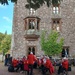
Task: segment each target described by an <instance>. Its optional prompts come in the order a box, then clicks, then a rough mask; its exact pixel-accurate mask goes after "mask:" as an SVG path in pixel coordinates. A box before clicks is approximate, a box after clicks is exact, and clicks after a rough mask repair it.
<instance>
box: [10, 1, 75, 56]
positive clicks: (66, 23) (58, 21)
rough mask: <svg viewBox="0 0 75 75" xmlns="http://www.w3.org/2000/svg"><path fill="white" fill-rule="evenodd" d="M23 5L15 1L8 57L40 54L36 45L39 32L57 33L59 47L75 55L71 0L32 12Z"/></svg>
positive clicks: (74, 11)
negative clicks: (60, 38)
mask: <svg viewBox="0 0 75 75" xmlns="http://www.w3.org/2000/svg"><path fill="white" fill-rule="evenodd" d="M26 3H27V2H26V0H18V1H17V4H15V5H14V18H13V27H12V28H13V29H12V43H11V54H12V56H13V57H23V56H24V55H27V54H28V53H29V52H30V51H33V53H34V54H35V55H37V56H39V55H41V54H44V52H43V51H42V50H41V46H40V31H41V30H46V31H47V32H49V31H51V30H56V31H58V32H59V33H60V36H62V37H64V39H65V40H64V46H63V48H65V49H67V51H68V53H69V55H75V0H63V1H62V2H61V3H60V4H58V5H51V6H50V7H49V8H48V7H47V6H46V5H43V6H41V7H40V8H39V9H38V10H36V11H34V10H33V9H31V10H28V9H26V8H25V4H26ZM32 12H33V13H32ZM30 24H31V25H32V26H33V27H32V26H30Z"/></svg>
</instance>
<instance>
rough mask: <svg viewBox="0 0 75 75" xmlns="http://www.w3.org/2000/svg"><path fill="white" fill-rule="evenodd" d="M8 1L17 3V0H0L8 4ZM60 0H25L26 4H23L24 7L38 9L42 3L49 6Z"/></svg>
mask: <svg viewBox="0 0 75 75" xmlns="http://www.w3.org/2000/svg"><path fill="white" fill-rule="evenodd" d="M8 1H11V2H15V3H17V0H0V3H1V4H4V5H5V4H8ZM60 1H62V0H27V2H28V3H27V4H26V5H25V7H26V8H28V9H29V8H33V9H35V10H36V9H38V8H40V7H41V6H42V5H43V4H46V5H47V7H49V6H50V5H51V3H52V4H58V3H60Z"/></svg>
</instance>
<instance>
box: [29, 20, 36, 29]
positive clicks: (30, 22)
mask: <svg viewBox="0 0 75 75" xmlns="http://www.w3.org/2000/svg"><path fill="white" fill-rule="evenodd" d="M29 29H35V21H34V20H29Z"/></svg>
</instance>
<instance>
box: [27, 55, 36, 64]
mask: <svg viewBox="0 0 75 75" xmlns="http://www.w3.org/2000/svg"><path fill="white" fill-rule="evenodd" d="M27 58H28V63H29V64H34V61H35V60H36V58H35V57H34V55H33V54H29V55H28V57H27Z"/></svg>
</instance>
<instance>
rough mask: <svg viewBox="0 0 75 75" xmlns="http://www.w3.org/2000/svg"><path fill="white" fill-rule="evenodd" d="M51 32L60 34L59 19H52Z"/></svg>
mask: <svg viewBox="0 0 75 75" xmlns="http://www.w3.org/2000/svg"><path fill="white" fill-rule="evenodd" d="M52 30H56V31H58V32H60V30H61V19H52Z"/></svg>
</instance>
